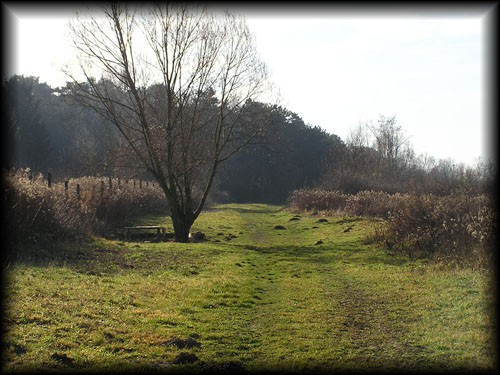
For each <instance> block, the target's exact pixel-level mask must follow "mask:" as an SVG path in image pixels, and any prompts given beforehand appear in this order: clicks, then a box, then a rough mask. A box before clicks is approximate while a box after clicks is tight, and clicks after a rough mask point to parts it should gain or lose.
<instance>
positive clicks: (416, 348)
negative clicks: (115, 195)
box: [3, 205, 495, 373]
mask: <svg viewBox="0 0 500 375" xmlns="http://www.w3.org/2000/svg"><path fill="white" fill-rule="evenodd" d="M318 219H319V218H318V217H311V216H302V217H300V218H299V217H295V218H294V215H293V214H291V213H290V212H288V211H286V210H282V209H281V208H280V207H274V206H266V205H224V206H219V207H216V208H215V209H213V210H212V211H208V212H206V213H204V214H203V215H202V216H201V217H200V219H199V220H198V222H197V223H196V226H195V228H193V231H196V230H201V231H203V232H204V233H206V234H207V236H208V239H209V241H207V242H202V243H197V244H175V243H123V242H116V241H114V242H112V241H104V240H98V241H94V242H92V243H91V244H87V245H85V246H82V247H81V248H79V249H74V248H71V249H67V254H66V256H65V257H63V258H61V259H52V260H51V261H50V262H48V263H45V264H42V265H15V266H13V267H12V268H10V269H9V270H8V272H7V275H6V276H7V277H6V282H7V285H6V294H7V297H8V298H7V301H8V306H7V309H6V314H5V317H4V325H5V326H6V328H7V329H8V331H7V334H6V336H5V339H4V344H3V345H4V348H5V358H6V361H5V364H4V370H33V369H63V370H68V369H77V370H123V369H132V370H133V369H149V370H155V369H157V370H160V371H165V370H170V369H171V370H183V369H184V370H187V371H189V372H190V373H191V372H198V371H202V370H207V369H208V370H231V369H233V370H238V371H240V370H241V369H246V370H249V371H253V370H255V371H257V370H263V369H265V370H285V371H287V372H291V371H301V372H302V371H307V370H309V371H311V372H318V371H327V372H329V371H332V370H337V369H349V370H367V369H375V370H376V369H383V370H387V369H403V370H422V369H440V370H442V369H447V370H460V369H469V370H470V369H471V370H488V369H492V368H494V366H495V363H494V353H493V347H492V335H491V331H492V329H493V326H492V320H491V317H490V315H489V311H490V310H489V309H488V306H490V305H491V303H492V290H491V287H490V280H489V279H488V278H487V277H486V276H485V275H484V274H481V273H479V272H475V271H470V270H449V269H440V268H439V267H437V266H435V265H429V264H426V263H423V262H419V263H410V262H408V261H406V260H405V259H404V258H399V257H391V256H388V255H386V254H385V252H384V251H383V250H381V249H377V248H376V247H374V246H372V245H366V244H364V243H363V238H364V236H365V234H366V233H367V231H369V230H371V228H372V225H373V223H372V222H370V221H369V220H366V219H359V218H326V219H327V221H324V222H318ZM145 220H146V219H145ZM147 221H148V222H155V223H165V221H166V219H165V218H149V219H147ZM276 225H281V226H283V227H285V228H286V229H282V230H279V229H274V227H275V226H276ZM320 240H321V241H322V243H319V244H317V243H318V241H320Z"/></svg>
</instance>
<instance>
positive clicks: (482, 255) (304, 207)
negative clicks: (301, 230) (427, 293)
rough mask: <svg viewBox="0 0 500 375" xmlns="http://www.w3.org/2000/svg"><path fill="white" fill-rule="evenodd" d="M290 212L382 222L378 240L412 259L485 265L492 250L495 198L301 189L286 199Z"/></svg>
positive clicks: (465, 194) (464, 192) (466, 193)
mask: <svg viewBox="0 0 500 375" xmlns="http://www.w3.org/2000/svg"><path fill="white" fill-rule="evenodd" d="M289 207H290V208H291V209H292V210H294V211H329V212H331V213H341V214H343V215H353V216H369V217H380V218H384V219H386V223H385V228H384V230H380V229H378V231H377V236H376V237H378V238H380V239H382V240H383V242H384V243H385V245H386V246H387V247H388V248H389V249H391V250H392V251H393V252H394V251H396V252H400V253H403V254H406V255H408V256H409V257H411V258H417V257H426V258H433V259H436V260H442V261H446V262H451V261H453V262H463V261H466V260H467V261H469V260H472V261H473V262H474V263H476V264H486V263H487V262H489V261H490V258H491V256H492V254H493V252H494V248H495V247H494V246H495V243H494V242H495V233H496V232H495V230H496V215H495V211H494V209H493V207H494V204H493V198H492V197H491V196H488V195H485V194H482V195H478V194H475V195H474V194H471V193H470V191H467V190H457V191H454V192H452V193H450V194H448V195H444V196H436V195H432V194H424V195H419V194H399V193H396V194H388V193H385V192H375V191H362V192H359V193H357V194H351V195H350V194H343V193H341V192H339V191H326V190H319V189H302V190H296V191H294V192H293V193H292V194H291V195H290V198H289Z"/></svg>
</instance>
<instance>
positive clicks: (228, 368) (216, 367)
mask: <svg viewBox="0 0 500 375" xmlns="http://www.w3.org/2000/svg"><path fill="white" fill-rule="evenodd" d="M205 372H207V373H214V374H245V373H247V371H246V370H245V367H244V366H243V365H242V364H241V363H240V362H234V361H232V362H223V363H217V364H210V365H207V366H205V368H204V369H203V370H202V373H205Z"/></svg>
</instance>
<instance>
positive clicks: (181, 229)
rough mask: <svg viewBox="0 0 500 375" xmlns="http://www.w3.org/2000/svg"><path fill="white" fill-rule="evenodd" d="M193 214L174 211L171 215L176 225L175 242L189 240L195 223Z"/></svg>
mask: <svg viewBox="0 0 500 375" xmlns="http://www.w3.org/2000/svg"><path fill="white" fill-rule="evenodd" d="M190 216H192V215H185V214H184V213H182V212H174V211H172V213H171V215H170V217H171V218H172V224H173V225H174V234H175V242H184V243H185V242H189V231H190V230H191V226H192V225H193V223H194V220H193V219H191V217H190Z"/></svg>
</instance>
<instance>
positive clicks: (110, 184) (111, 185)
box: [109, 176, 113, 190]
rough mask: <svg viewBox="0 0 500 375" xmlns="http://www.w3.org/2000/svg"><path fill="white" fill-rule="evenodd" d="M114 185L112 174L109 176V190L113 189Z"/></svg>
mask: <svg viewBox="0 0 500 375" xmlns="http://www.w3.org/2000/svg"><path fill="white" fill-rule="evenodd" d="M112 187H113V184H112V182H111V176H109V190H111V188H112Z"/></svg>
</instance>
